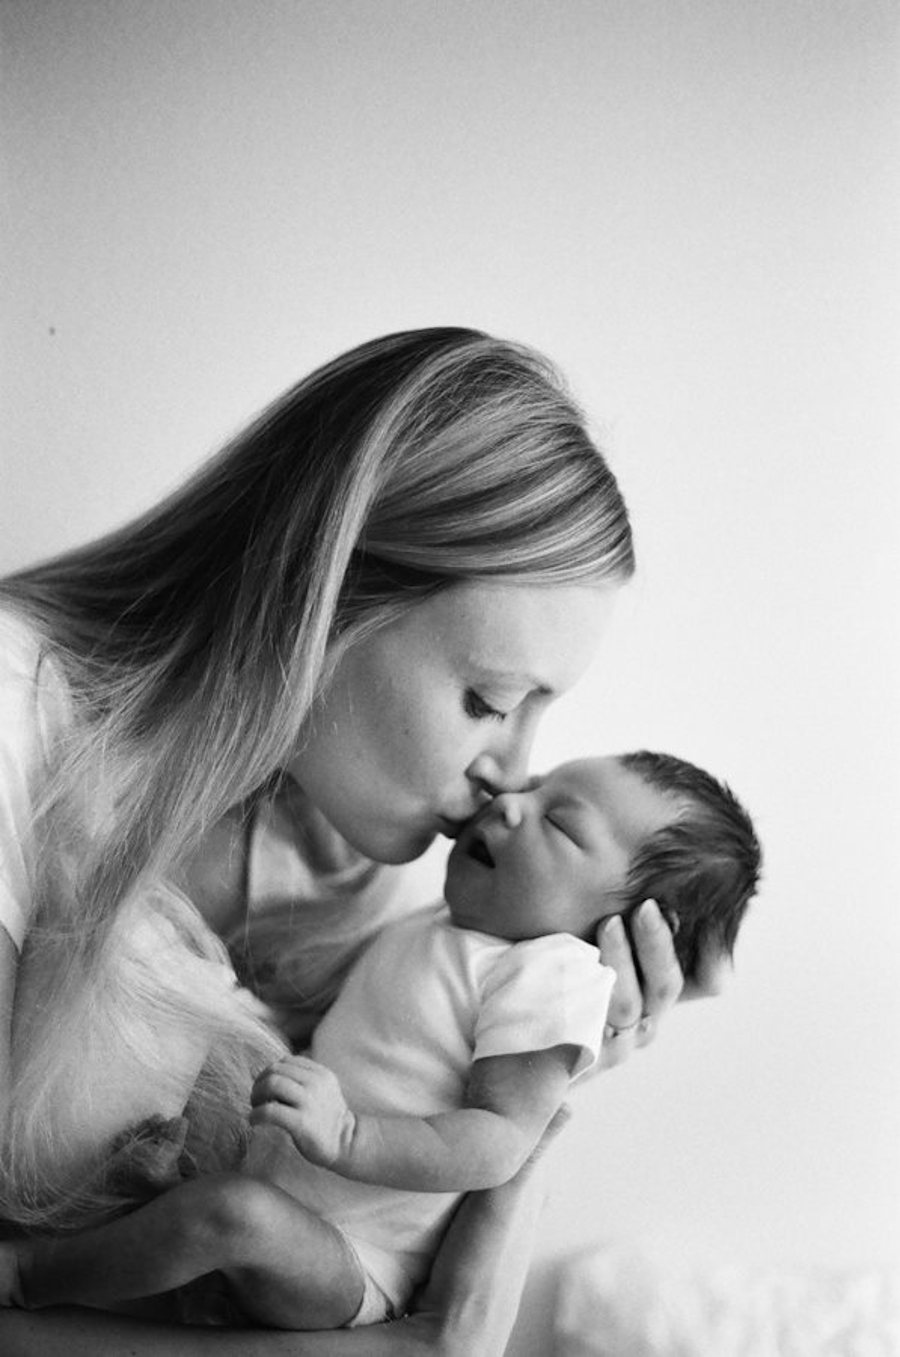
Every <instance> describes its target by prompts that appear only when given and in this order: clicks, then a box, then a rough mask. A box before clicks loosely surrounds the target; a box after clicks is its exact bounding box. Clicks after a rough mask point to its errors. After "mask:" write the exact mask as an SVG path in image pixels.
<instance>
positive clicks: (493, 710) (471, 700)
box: [463, 688, 509, 721]
mask: <svg viewBox="0 0 900 1357" xmlns="http://www.w3.org/2000/svg"><path fill="white" fill-rule="evenodd" d="M463 710H464V711H465V713H466V715H467V716H470V717H471V718H472V720H473V721H505V720H506V718H507V716H508V715H509V712H506V711H499V710H498V708H497V707H492V706H491V704H490V703H489V702H486V701H485V699H484V698H483V697H482V696H481V694H480V693H476V691H475V689H474V688H467V689H466V691H465V693H464V694H463Z"/></svg>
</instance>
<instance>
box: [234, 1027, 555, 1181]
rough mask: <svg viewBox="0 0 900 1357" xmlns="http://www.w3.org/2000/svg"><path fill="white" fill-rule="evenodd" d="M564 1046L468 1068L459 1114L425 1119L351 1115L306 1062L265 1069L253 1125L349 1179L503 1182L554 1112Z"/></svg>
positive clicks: (328, 1078)
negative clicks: (275, 1132)
mask: <svg viewBox="0 0 900 1357" xmlns="http://www.w3.org/2000/svg"><path fill="white" fill-rule="evenodd" d="M575 1058H576V1050H575V1048H574V1047H572V1046H555V1047H552V1048H551V1049H549V1050H546V1051H527V1052H523V1053H521V1054H516V1055H502V1056H490V1057H487V1058H485V1059H481V1060H476V1061H475V1062H474V1064H473V1066H472V1071H471V1076H470V1079H469V1085H468V1089H467V1095H466V1104H465V1106H464V1107H461V1108H459V1109H456V1110H453V1111H450V1112H441V1113H438V1114H436V1115H434V1116H429V1117H394V1116H374V1115H370V1114H367V1113H358V1114H357V1113H354V1112H352V1111H351V1109H350V1108H349V1107H348V1106H347V1104H346V1102H345V1100H344V1097H343V1094H342V1092H341V1088H340V1084H339V1083H338V1080H337V1079H336V1078H335V1076H334V1075H333V1074H332V1073H331V1071H330V1070H328V1069H326V1068H325V1066H324V1065H319V1064H317V1062H316V1061H314V1060H310V1059H309V1058H308V1057H306V1056H291V1057H288V1058H286V1059H285V1060H283V1061H279V1062H278V1064H277V1065H274V1066H272V1067H271V1068H270V1069H269V1070H267V1071H266V1072H265V1074H264V1075H262V1076H261V1077H260V1079H259V1080H258V1081H257V1084H256V1087H255V1089H254V1094H253V1101H254V1111H253V1118H252V1119H253V1121H254V1122H255V1123H257V1124H268V1125H274V1126H279V1127H281V1128H282V1129H283V1130H285V1131H287V1133H288V1134H289V1135H290V1136H291V1138H292V1140H293V1141H294V1143H295V1145H296V1146H297V1148H298V1149H299V1150H300V1152H301V1153H302V1154H303V1155H304V1156H305V1157H306V1158H307V1159H310V1160H311V1161H312V1162H313V1163H316V1164H321V1165H323V1166H324V1167H326V1168H330V1169H332V1170H334V1171H335V1172H336V1173H340V1174H342V1175H343V1176H344V1177H347V1178H354V1179H356V1180H358V1181H360V1182H369V1183H381V1184H383V1185H385V1186H388V1187H396V1188H401V1189H406V1190H411V1191H417V1192H460V1191H462V1192H464V1191H471V1190H474V1189H478V1188H488V1187H495V1186H497V1185H498V1184H500V1183H504V1182H506V1181H507V1180H508V1179H510V1178H511V1177H512V1176H513V1174H515V1173H516V1172H517V1171H518V1169H519V1168H520V1167H521V1166H522V1164H524V1162H525V1160H526V1159H527V1158H528V1156H529V1154H530V1153H531V1152H532V1150H533V1149H534V1146H535V1145H536V1144H537V1142H538V1140H539V1139H540V1137H541V1135H542V1134H543V1132H544V1130H545V1128H546V1127H547V1125H548V1123H549V1122H550V1120H551V1118H552V1117H553V1115H554V1113H555V1112H556V1111H557V1109H558V1108H559V1106H560V1104H561V1103H562V1101H563V1098H564V1097H565V1094H566V1090H567V1088H568V1083H569V1076H570V1072H571V1069H572V1067H573V1065H574V1061H575Z"/></svg>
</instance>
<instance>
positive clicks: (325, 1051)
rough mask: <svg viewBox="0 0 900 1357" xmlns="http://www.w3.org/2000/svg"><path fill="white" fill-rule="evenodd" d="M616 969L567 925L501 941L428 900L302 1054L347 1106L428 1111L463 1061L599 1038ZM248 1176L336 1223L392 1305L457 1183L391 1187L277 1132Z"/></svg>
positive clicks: (361, 973) (347, 989) (434, 1239)
mask: <svg viewBox="0 0 900 1357" xmlns="http://www.w3.org/2000/svg"><path fill="white" fill-rule="evenodd" d="M614 981H615V973H614V972H613V971H612V970H610V969H609V967H605V966H601V964H600V956H599V952H598V951H597V948H596V947H593V946H591V945H590V944H589V943H586V942H582V941H580V940H579V939H578V938H574V937H572V936H570V935H569V934H553V935H551V936H549V937H545V938H535V939H533V940H531V941H528V942H520V943H511V942H506V941H504V940H502V939H499V938H494V937H489V936H488V935H486V934H484V933H476V932H473V931H471V930H468V929H460V928H456V927H454V926H453V924H452V923H451V921H450V915H449V912H448V911H447V909H446V906H441V905H438V906H435V907H434V908H432V909H429V910H427V911H424V912H420V913H419V914H417V915H415V916H414V917H413V918H410V919H407V920H403V921H402V922H400V923H397V924H394V925H392V926H390V927H388V928H386V929H385V930H384V931H383V932H382V933H380V934H379V936H378V937H377V938H376V940H375V941H374V942H373V944H372V945H371V947H369V948H368V950H367V951H366V952H365V953H364V955H363V957H362V959H361V960H360V961H359V962H357V964H356V966H355V967H354V969H353V971H352V972H351V974H350V977H349V979H348V980H347V982H346V983H345V985H344V988H343V989H342V990H341V993H340V995H339V997H338V999H337V1001H336V1002H335V1004H334V1005H333V1006H332V1007H331V1008H330V1009H329V1011H328V1013H327V1014H326V1015H325V1017H324V1018H323V1020H322V1022H321V1023H320V1024H319V1026H318V1028H317V1029H316V1032H315V1035H314V1038H313V1043H312V1048H311V1055H312V1056H313V1057H314V1059H316V1060H319V1061H321V1062H322V1063H323V1064H324V1065H327V1066H328V1067H329V1068H330V1069H332V1070H333V1071H334V1073H335V1074H336V1075H337V1076H338V1078H339V1079H340V1082H341V1087H342V1089H343V1092H344V1096H345V1097H346V1099H347V1102H348V1104H349V1106H350V1107H351V1108H353V1109H354V1111H359V1112H372V1113H380V1114H382V1115H385V1114H386V1115H403V1116H430V1115H434V1114H435V1113H439V1112H445V1111H449V1110H451V1109H453V1108H458V1107H460V1106H461V1104H462V1100H463V1093H464V1089H465V1086H466V1083H467V1080H468V1075H469V1070H470V1067H471V1064H472V1061H473V1060H476V1059H478V1058H480V1057H484V1056H492V1055H508V1054H513V1053H519V1052H524V1051H537V1050H547V1049H549V1048H550V1047H551V1046H557V1045H562V1044H566V1045H575V1046H577V1047H579V1048H580V1053H579V1056H578V1058H577V1063H576V1067H575V1071H574V1075H573V1077H574V1076H577V1075H578V1074H581V1073H583V1072H584V1071H585V1070H587V1069H589V1068H590V1067H591V1066H592V1065H593V1064H594V1062H595V1061H596V1059H597V1056H598V1054H599V1051H600V1047H601V1044H602V1041H603V1025H604V1022H605V1020H606V1010H607V1006H608V1003H609V998H610V994H611V992H612V987H613V983H614ZM248 1168H249V1169H250V1171H251V1172H255V1173H259V1174H262V1175H264V1176H266V1177H267V1178H269V1179H270V1180H273V1181H275V1182H277V1183H278V1184H279V1186H281V1187H282V1188H284V1189H285V1190H286V1191H288V1192H290V1193H292V1195H293V1196H295V1197H297V1198H298V1199H299V1200H300V1201H301V1202H303V1203H304V1204H305V1205H307V1206H309V1207H310V1209H311V1210H313V1211H315V1212H316V1213H317V1214H319V1215H322V1216H325V1217H326V1218H327V1219H329V1220H330V1221H332V1222H333V1223H334V1224H336V1225H337V1226H338V1227H339V1228H340V1229H342V1230H343V1231H344V1233H345V1234H346V1235H347V1236H348V1238H349V1239H350V1240H351V1242H352V1243H353V1245H354V1247H355V1248H356V1250H357V1252H358V1254H359V1255H360V1259H361V1261H362V1262H363V1265H364V1267H365V1268H366V1269H367V1270H368V1272H369V1273H370V1275H371V1276H372V1277H373V1278H374V1280H375V1281H376V1282H377V1283H378V1285H379V1286H380V1287H381V1288H382V1289H383V1290H384V1291H385V1292H387V1294H388V1296H390V1297H391V1299H392V1300H393V1301H394V1303H395V1305H398V1304H399V1305H400V1306H401V1307H402V1306H403V1305H404V1304H405V1302H406V1299H407V1297H408V1295H409V1293H410V1290H411V1289H412V1287H414V1286H415V1285H416V1284H418V1282H419V1281H420V1280H421V1279H422V1278H423V1277H424V1276H425V1275H426V1274H427V1272H428V1268H429V1265H430V1261H431V1257H432V1254H433V1251H434V1249H435V1248H436V1246H437V1243H438V1241H439V1239H440V1237H441V1234H442V1232H443V1229H444V1226H445V1224H446V1220H447V1217H448V1216H449V1214H450V1212H451V1211H452V1209H453V1206H454V1205H455V1203H456V1201H457V1200H458V1197H459V1194H458V1193H435V1192H402V1191H399V1190H397V1189H394V1188H386V1187H381V1186H376V1185H372V1184H369V1183H358V1182H353V1181H351V1180H349V1179H347V1178H342V1177H340V1176H339V1175H337V1174H335V1173H332V1172H330V1171H329V1170H327V1169H322V1168H318V1167H316V1166H314V1165H312V1164H309V1163H308V1162H307V1161H306V1160H305V1159H303V1157H302V1156H301V1155H300V1154H298V1153H297V1151H296V1150H295V1149H294V1147H293V1145H292V1144H289V1143H288V1142H287V1140H286V1138H285V1137H271V1138H270V1139H267V1138H266V1137H260V1138H258V1140H257V1141H256V1142H255V1145H254V1148H253V1149H252V1150H251V1156H250V1160H249V1163H248Z"/></svg>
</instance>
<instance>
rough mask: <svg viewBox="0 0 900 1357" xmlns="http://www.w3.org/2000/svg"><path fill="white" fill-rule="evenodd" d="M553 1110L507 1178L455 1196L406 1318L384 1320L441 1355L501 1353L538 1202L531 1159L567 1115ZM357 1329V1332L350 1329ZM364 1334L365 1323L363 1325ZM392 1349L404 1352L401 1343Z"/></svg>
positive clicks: (496, 1356)
mask: <svg viewBox="0 0 900 1357" xmlns="http://www.w3.org/2000/svg"><path fill="white" fill-rule="evenodd" d="M569 1117H570V1112H569V1109H568V1107H566V1106H563V1107H561V1108H560V1109H559V1111H558V1112H557V1113H556V1115H555V1116H554V1118H553V1120H552V1121H551V1122H550V1125H549V1126H548V1127H547V1129H546V1131H545V1132H544V1134H543V1136H542V1137H541V1139H540V1141H539V1142H538V1144H537V1146H536V1148H535V1150H534V1152H533V1153H532V1155H531V1157H530V1158H529V1159H528V1160H527V1161H526V1163H525V1164H524V1165H523V1166H522V1168H521V1169H520V1170H519V1172H518V1173H517V1174H516V1175H515V1177H514V1178H511V1179H510V1180H509V1182H508V1183H504V1184H503V1185H502V1187H496V1188H492V1189H491V1190H490V1191H488V1192H470V1193H468V1194H467V1195H466V1196H465V1197H463V1199H462V1201H461V1203H460V1205H459V1207H458V1208H457V1211H456V1214H455V1215H454V1217H453V1219H452V1220H451V1222H450V1225H449V1227H448V1229H447V1233H446V1234H445V1235H444V1239H443V1242H442V1244H441V1247H440V1249H439V1250H438V1253H437V1256H436V1258H435V1260H434V1263H433V1264H432V1268H431V1276H430V1277H429V1280H428V1282H427V1284H426V1285H425V1286H424V1287H423V1288H422V1290H421V1291H419V1292H418V1293H417V1295H416V1296H415V1297H414V1300H413V1304H412V1305H411V1307H410V1313H409V1316H408V1317H407V1318H406V1319H405V1320H401V1321H400V1323H399V1324H393V1325H388V1326H387V1332H388V1333H389V1334H390V1333H394V1334H397V1331H398V1329H401V1328H402V1326H407V1334H408V1335H410V1336H412V1335H417V1334H418V1333H422V1334H424V1335H425V1336H426V1341H428V1343H429V1348H430V1347H431V1345H433V1344H435V1343H436V1346H435V1347H434V1350H435V1351H438V1352H440V1353H441V1354H442V1357H472V1354H473V1353H477V1354H478V1357H502V1354H503V1353H504V1352H505V1351H506V1345H507V1343H508V1341H509V1335H510V1333H511V1332H512V1327H513V1324H514V1323H515V1320H516V1315H517V1314H518V1311H519V1302H520V1300H521V1297H522V1290H523V1287H524V1285H525V1280H526V1278H527V1276H528V1268H529V1265H530V1263H531V1254H532V1248H533V1242H534V1233H535V1229H536V1226H537V1222H538V1218H539V1216H540V1212H541V1207H542V1205H543V1200H544V1189H543V1175H542V1173H541V1170H540V1167H539V1161H540V1159H541V1158H542V1157H543V1155H544V1153H545V1151H546V1149H547V1147H548V1145H549V1144H550V1143H551V1141H553V1140H554V1139H555V1137H556V1136H557V1135H558V1134H559V1132H560V1131H561V1130H562V1129H563V1127H564V1126H565V1124H566V1122H567V1121H568V1120H569ZM357 1332H359V1330H357ZM364 1332H367V1333H369V1334H372V1333H373V1332H374V1330H373V1329H368V1330H365V1331H364ZM395 1351H396V1352H397V1353H398V1354H399V1353H400V1352H404V1353H405V1352H406V1348H405V1347H402V1348H401V1347H399V1346H398V1347H397V1348H396V1349H395Z"/></svg>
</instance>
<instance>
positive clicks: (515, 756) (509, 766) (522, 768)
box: [466, 744, 529, 796]
mask: <svg viewBox="0 0 900 1357" xmlns="http://www.w3.org/2000/svg"><path fill="white" fill-rule="evenodd" d="M528 752H529V751H528V746H525V745H521V744H520V745H518V746H517V747H516V748H515V749H514V750H512V751H510V753H509V754H508V755H506V756H504V757H502V758H501V757H499V756H498V755H496V754H479V755H478V758H477V759H474V760H473V761H472V763H471V764H470V765H469V767H468V769H467V770H466V775H467V776H468V778H469V780H470V782H474V783H475V785H476V787H477V788H478V790H479V791H480V792H483V793H486V794H487V795H488V796H498V795H499V794H500V793H501V792H509V791H518V790H519V789H520V788H521V787H522V786H523V784H524V782H525V780H526V773H527V769H528Z"/></svg>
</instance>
